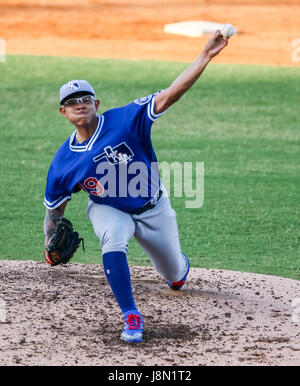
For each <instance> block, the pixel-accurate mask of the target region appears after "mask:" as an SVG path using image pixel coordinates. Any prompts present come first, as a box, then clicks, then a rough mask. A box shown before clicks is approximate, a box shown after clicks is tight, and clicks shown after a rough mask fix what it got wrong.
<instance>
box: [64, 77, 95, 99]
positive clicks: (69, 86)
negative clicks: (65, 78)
mask: <svg viewBox="0 0 300 386" xmlns="http://www.w3.org/2000/svg"><path fill="white" fill-rule="evenodd" d="M78 92H86V93H87V94H90V95H93V96H94V97H96V94H95V91H94V89H93V87H92V86H91V85H90V84H89V82H88V81H87V80H79V79H75V80H70V81H69V82H68V83H66V84H64V85H62V86H61V88H60V90H59V101H60V104H61V105H62V104H63V102H64V101H65V100H66V99H67V98H68V97H69V96H71V95H73V94H76V93H78Z"/></svg>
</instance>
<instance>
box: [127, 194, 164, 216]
mask: <svg viewBox="0 0 300 386" xmlns="http://www.w3.org/2000/svg"><path fill="white" fill-rule="evenodd" d="M161 196H162V190H160V191H159V193H158V196H157V200H156V202H155V204H152V203H151V200H150V201H149V202H148V203H147V204H146V205H144V206H142V207H141V208H139V209H137V210H133V211H132V212H128V213H129V214H141V213H144V212H146V210H149V209H152V208H154V207H155V205H156V204H157V202H158V200H159V199H160V198H161Z"/></svg>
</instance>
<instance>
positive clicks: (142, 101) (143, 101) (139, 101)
mask: <svg viewBox="0 0 300 386" xmlns="http://www.w3.org/2000/svg"><path fill="white" fill-rule="evenodd" d="M151 98H152V94H151V95H147V96H145V97H143V98H139V99H136V100H135V101H134V103H136V104H137V105H140V106H142V105H145V104H146V103H148V102H149V101H150V99H151Z"/></svg>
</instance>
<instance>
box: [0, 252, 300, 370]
mask: <svg viewBox="0 0 300 386" xmlns="http://www.w3.org/2000/svg"><path fill="white" fill-rule="evenodd" d="M0 272H1V273H0V283H1V284H0V289H1V292H0V298H1V305H2V306H1V307H2V310H0V311H1V312H0V316H1V315H2V319H1V323H0V327H1V337H0V365H2V366H3V365H16V364H19V365H46V366H47V365H92V366H93V365H101V366H102V365H117V366H119V365H125V366H126V365H138V366H142V365H149V366H154V365H159V366H169V365H172V366H173V365H174V366H176V365H177V366H184V365H186V366H187V365H190V366H199V365H299V364H300V321H299V322H297V320H296V321H295V319H297V318H295V317H293V316H295V315H296V314H295V313H296V312H297V310H295V309H293V307H292V305H293V304H292V301H293V299H295V298H300V282H298V281H294V280H290V279H284V278H279V277H274V276H267V275H258V274H249V273H240V272H232V271H222V270H209V269H199V268H192V269H191V272H190V275H189V280H188V282H187V284H186V286H185V287H184V288H183V289H182V290H181V291H179V292H175V291H172V290H170V289H169V288H168V287H167V285H166V284H165V282H164V281H163V280H162V279H161V278H160V277H159V276H158V275H157V273H156V272H155V271H154V269H153V268H152V267H135V266H133V267H131V275H132V283H133V291H134V296H135V300H136V303H137V304H138V306H139V308H140V311H141V312H142V314H143V317H144V322H145V329H144V340H143V342H141V343H138V344H134V345H130V344H127V343H125V342H123V341H121V340H120V334H121V331H122V328H123V320H122V315H121V313H120V311H119V308H118V306H117V305H116V303H115V300H114V299H113V297H112V294H111V291H110V288H109V286H108V284H107V282H106V278H105V275H104V272H103V267H102V266H101V265H83V264H68V265H66V266H57V267H49V266H48V265H47V264H46V263H44V262H35V261H5V260H2V261H0ZM296 316H298V315H296Z"/></svg>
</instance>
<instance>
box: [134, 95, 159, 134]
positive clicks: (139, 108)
mask: <svg viewBox="0 0 300 386" xmlns="http://www.w3.org/2000/svg"><path fill="white" fill-rule="evenodd" d="M161 91H162V90H161ZM161 91H158V92H157V93H155V94H152V95H148V96H145V97H143V98H139V99H136V100H134V101H133V102H132V103H130V104H129V105H128V118H129V124H130V127H129V131H130V133H131V134H133V135H134V136H135V137H138V138H141V139H144V138H147V137H149V136H150V132H151V127H152V124H153V122H155V121H156V120H157V119H158V118H159V117H160V116H161V115H163V114H164V113H165V111H164V112H162V113H160V114H155V113H154V103H155V96H156V95H157V94H158V93H160V92H161Z"/></svg>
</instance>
